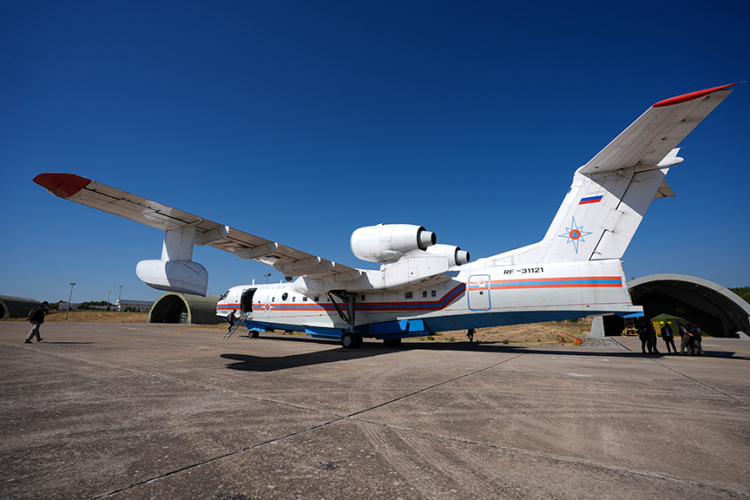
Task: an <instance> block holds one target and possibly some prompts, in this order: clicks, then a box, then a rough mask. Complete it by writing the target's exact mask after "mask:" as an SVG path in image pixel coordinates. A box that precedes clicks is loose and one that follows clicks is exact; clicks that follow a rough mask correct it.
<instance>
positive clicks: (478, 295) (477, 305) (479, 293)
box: [468, 274, 491, 311]
mask: <svg viewBox="0 0 750 500" xmlns="http://www.w3.org/2000/svg"><path fill="white" fill-rule="evenodd" d="M468 290H469V294H468V295H469V309H471V310H472V311H487V310H489V308H490V305H491V304H490V276H489V274H475V275H474V276H471V277H469V286H468Z"/></svg>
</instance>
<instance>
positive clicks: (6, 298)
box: [0, 295, 41, 319]
mask: <svg viewBox="0 0 750 500" xmlns="http://www.w3.org/2000/svg"><path fill="white" fill-rule="evenodd" d="M39 304H41V302H39V301H38V300H34V299H25V298H23V297H11V296H10V295H0V318H2V319H7V318H25V317H27V316H28V315H29V311H31V310H32V309H33V308H34V306H38V305H39Z"/></svg>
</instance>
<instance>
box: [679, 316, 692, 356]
mask: <svg viewBox="0 0 750 500" xmlns="http://www.w3.org/2000/svg"><path fill="white" fill-rule="evenodd" d="M677 328H678V329H679V330H680V356H684V355H685V349H687V350H688V354H689V353H690V352H691V351H692V347H690V344H691V341H692V338H693V335H692V334H691V333H690V332H689V331H688V328H687V327H686V326H685V325H683V324H682V323H681V322H680V321H678V322H677Z"/></svg>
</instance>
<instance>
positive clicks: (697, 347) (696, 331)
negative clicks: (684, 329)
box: [690, 324, 704, 356]
mask: <svg viewBox="0 0 750 500" xmlns="http://www.w3.org/2000/svg"><path fill="white" fill-rule="evenodd" d="M690 333H692V334H693V342H692V344H693V349H692V354H693V356H703V355H704V354H703V343H702V339H701V334H702V333H703V332H702V331H701V327H700V326H698V325H695V324H694V325H692V328H690Z"/></svg>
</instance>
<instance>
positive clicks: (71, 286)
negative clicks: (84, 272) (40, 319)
mask: <svg viewBox="0 0 750 500" xmlns="http://www.w3.org/2000/svg"><path fill="white" fill-rule="evenodd" d="M74 286H76V284H75V283H71V284H70V296H69V297H68V310H67V311H65V319H68V314H69V313H70V301H71V300H72V299H73V287H74Z"/></svg>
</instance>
